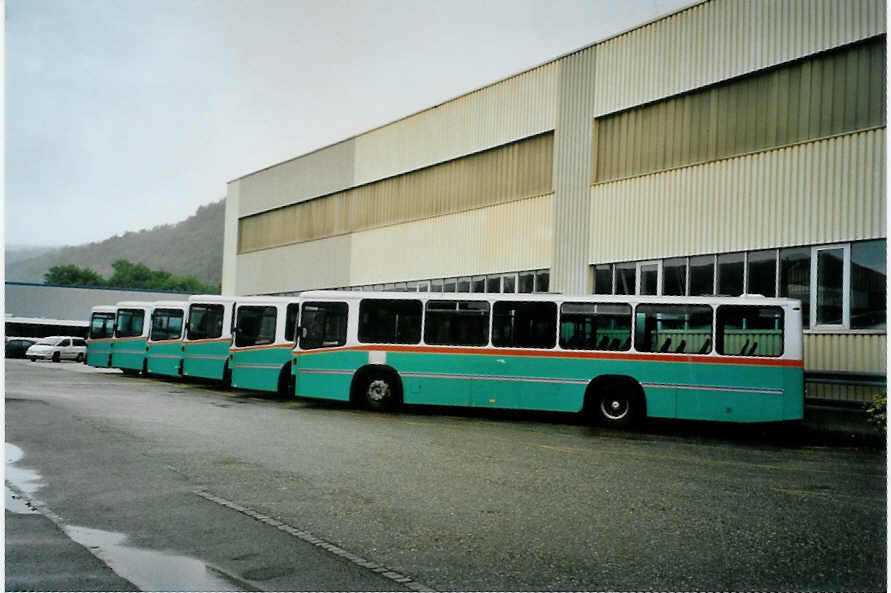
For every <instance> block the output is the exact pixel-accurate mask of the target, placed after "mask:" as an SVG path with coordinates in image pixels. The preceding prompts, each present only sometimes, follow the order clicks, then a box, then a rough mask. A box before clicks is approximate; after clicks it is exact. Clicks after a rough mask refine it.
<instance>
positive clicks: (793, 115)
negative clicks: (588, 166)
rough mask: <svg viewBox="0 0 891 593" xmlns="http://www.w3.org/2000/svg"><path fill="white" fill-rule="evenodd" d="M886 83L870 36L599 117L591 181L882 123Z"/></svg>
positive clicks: (879, 43) (877, 45) (881, 48)
mask: <svg viewBox="0 0 891 593" xmlns="http://www.w3.org/2000/svg"><path fill="white" fill-rule="evenodd" d="M884 84H885V40H884V38H874V39H872V40H869V41H867V42H861V43H857V44H854V45H849V46H845V47H843V48H840V49H837V50H835V51H832V52H829V53H825V54H820V55H818V56H815V57H812V58H808V59H804V60H800V61H797V62H794V63H792V64H790V65H786V66H782V67H778V68H775V69H771V70H768V71H766V72H760V73H757V74H753V75H751V76H747V77H744V78H741V79H736V80H733V81H730V82H727V83H724V84H720V85H716V86H713V87H709V88H707V89H705V90H702V91H697V92H693V93H689V94H685V95H681V96H679V97H673V98H670V99H666V100H664V101H659V102H657V103H653V104H649V105H647V106H644V107H639V108H636V109H631V110H629V111H624V112H621V113H618V114H615V115H611V116H608V117H605V118H602V119H599V120H597V121H596V123H595V130H596V133H597V154H596V161H595V163H596V165H595V175H594V181H606V180H610V179H619V178H623V177H630V176H634V175H639V174H641V173H647V172H652V171H660V170H665V169H670V168H674V167H679V166H683V165H688V164H691V163H697V162H705V161H711V160H717V159H719V158H726V157H729V156H732V155H737V154H743V153H747V152H754V151H756V150H764V149H767V148H773V147H776V146H783V145H787V144H793V143H797V142H801V141H804V140H809V139H815V138H824V137H827V136H832V135H837V134H840V133H843V132H851V131H854V130H862V129H866V128H871V127H876V126H880V125H884V123H885V93H884Z"/></svg>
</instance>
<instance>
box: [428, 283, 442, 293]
mask: <svg viewBox="0 0 891 593" xmlns="http://www.w3.org/2000/svg"><path fill="white" fill-rule="evenodd" d="M442 291H443V288H442V280H431V281H430V292H442Z"/></svg>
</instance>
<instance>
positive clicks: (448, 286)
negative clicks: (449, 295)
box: [442, 278, 455, 292]
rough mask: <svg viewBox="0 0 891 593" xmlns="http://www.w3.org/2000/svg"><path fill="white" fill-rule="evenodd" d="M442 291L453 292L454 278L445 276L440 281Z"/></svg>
mask: <svg viewBox="0 0 891 593" xmlns="http://www.w3.org/2000/svg"><path fill="white" fill-rule="evenodd" d="M442 291H443V292H455V279H454V278H446V279H445V280H443V281H442Z"/></svg>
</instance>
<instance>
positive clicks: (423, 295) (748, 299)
mask: <svg viewBox="0 0 891 593" xmlns="http://www.w3.org/2000/svg"><path fill="white" fill-rule="evenodd" d="M300 298H301V300H304V301H308V300H312V299H323V300H344V301H347V300H353V301H355V300H360V299H367V298H378V299H406V298H414V299H422V300H439V299H457V300H499V301H558V302H599V303H631V302H633V303H644V304H646V303H659V304H673V303H678V304H718V305H721V304H734V305H741V304H753V305H754V304H771V305H787V306H789V305H795V304H800V301H798V300H796V299H789V298H768V297H764V296H761V295H743V296H737V297H733V296H698V297H692V296H691V297H684V296H652V295H621V294H613V295H610V294H581V295H578V294H576V295H573V294H556V293H500V292H383V291H380V292H378V291H356V290H310V291H307V292H304V293H302V294H301V295H300Z"/></svg>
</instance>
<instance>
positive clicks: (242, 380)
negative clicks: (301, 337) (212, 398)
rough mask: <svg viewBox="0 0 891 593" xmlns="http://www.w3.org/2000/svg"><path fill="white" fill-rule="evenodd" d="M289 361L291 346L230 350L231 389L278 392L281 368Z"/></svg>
mask: <svg viewBox="0 0 891 593" xmlns="http://www.w3.org/2000/svg"><path fill="white" fill-rule="evenodd" d="M290 360H291V346H283V347H281V348H260V349H257V350H238V349H235V350H232V387H237V388H239V389H253V390H256V391H278V376H279V373H280V372H281V368H282V366H284V365H285V364H286V363H288V361H290Z"/></svg>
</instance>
